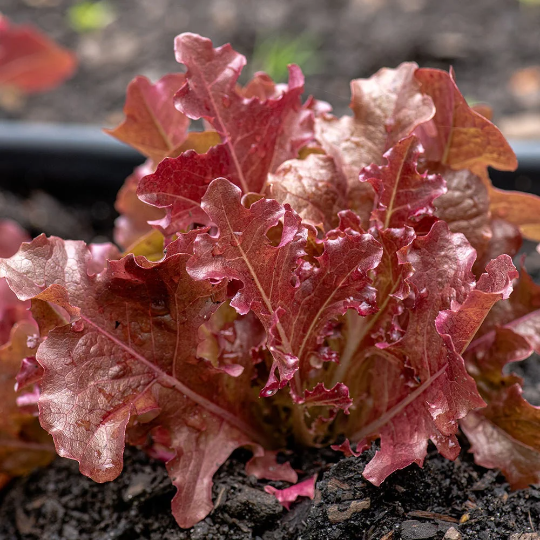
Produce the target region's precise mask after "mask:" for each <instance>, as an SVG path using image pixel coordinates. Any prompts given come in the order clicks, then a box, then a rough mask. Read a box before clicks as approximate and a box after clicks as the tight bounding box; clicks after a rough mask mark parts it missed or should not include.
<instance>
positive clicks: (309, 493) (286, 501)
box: [264, 475, 317, 510]
mask: <svg viewBox="0 0 540 540" xmlns="http://www.w3.org/2000/svg"><path fill="white" fill-rule="evenodd" d="M316 481H317V475H315V476H312V477H311V478H307V479H306V480H303V481H302V482H299V483H298V484H295V485H294V486H291V487H288V488H285V489H276V488H275V487H272V486H265V487H264V491H266V493H270V494H271V495H274V497H275V498H276V499H277V500H278V501H279V503H280V504H281V505H282V506H284V507H285V508H286V509H287V510H289V509H290V508H291V504H292V503H293V502H295V501H296V499H298V497H307V498H308V499H313V497H315V482H316Z"/></svg>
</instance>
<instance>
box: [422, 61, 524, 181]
mask: <svg viewBox="0 0 540 540" xmlns="http://www.w3.org/2000/svg"><path fill="white" fill-rule="evenodd" d="M415 77H416V80H417V81H418V82H419V83H420V84H421V90H422V92H425V93H426V94H427V95H428V96H430V97H431V98H432V99H433V103H434V104H435V109H436V113H435V116H434V117H433V120H431V122H429V123H427V124H425V125H423V126H420V127H419V128H418V130H417V131H416V134H417V135H418V136H419V137H420V140H421V141H422V145H423V146H424V148H425V150H426V158H427V159H428V160H430V161H436V162H440V163H442V164H443V165H447V166H448V167H451V168H452V169H469V168H473V167H478V166H486V165H490V166H492V167H495V168H496V169H500V170H502V171H513V170H515V169H516V167H517V159H516V156H515V154H514V152H513V150H512V148H511V147H510V145H509V144H508V142H507V141H506V139H505V138H504V135H503V134H502V133H501V132H500V131H499V130H498V129H497V128H496V127H495V126H494V125H493V124H492V123H491V122H490V121H489V120H487V119H486V118H484V117H483V116H482V115H480V114H479V113H477V112H475V111H474V110H473V109H472V108H471V107H469V105H467V101H466V100H465V98H464V97H463V96H462V94H461V92H460V91H459V90H458V87H457V86H456V83H455V81H454V77H453V73H448V72H446V71H442V70H440V69H433V68H421V69H418V70H417V71H416V73H415Z"/></svg>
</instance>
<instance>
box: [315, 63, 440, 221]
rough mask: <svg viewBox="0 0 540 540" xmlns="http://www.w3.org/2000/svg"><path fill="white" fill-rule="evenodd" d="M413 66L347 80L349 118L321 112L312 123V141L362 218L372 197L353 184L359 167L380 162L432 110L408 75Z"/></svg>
mask: <svg viewBox="0 0 540 540" xmlns="http://www.w3.org/2000/svg"><path fill="white" fill-rule="evenodd" d="M417 67H418V66H417V65H416V64H414V63H403V64H401V65H400V66H399V67H398V68H396V69H387V68H384V69H381V70H379V71H378V72H377V73H376V74H375V75H373V76H372V77H370V78H369V79H356V80H354V81H352V82H351V91H352V98H351V104H350V105H349V106H350V107H351V109H352V110H353V113H354V117H352V118H351V117H349V116H343V117H342V118H340V119H338V118H336V117H334V116H331V115H322V116H320V117H317V119H316V121H315V132H316V137H317V140H318V141H319V142H320V143H321V144H322V147H323V148H324V150H325V152H326V153H327V154H328V155H330V156H332V157H333V158H334V159H335V160H336V164H337V165H338V167H340V168H342V170H343V172H344V174H345V176H346V177H347V181H348V184H349V191H350V192H349V204H350V205H351V208H352V209H353V210H355V211H357V212H358V213H359V214H360V216H361V217H362V218H364V217H365V218H366V219H367V218H368V217H369V212H370V211H371V204H370V199H371V200H372V199H373V195H372V192H371V189H370V188H369V186H368V185H367V184H359V183H358V174H359V173H360V170H361V169H362V168H363V167H366V166H368V165H371V164H372V163H375V164H377V165H381V164H382V162H383V154H384V153H385V152H386V151H387V150H389V149H390V148H391V147H392V146H394V145H395V144H396V143H397V142H398V141H399V140H400V139H402V138H404V137H407V136H408V135H410V134H411V133H412V132H413V131H414V129H415V128H416V127H417V126H418V125H420V124H422V123H423V122H427V121H428V120H430V119H431V118H432V117H433V115H434V114H435V109H434V107H433V103H432V101H431V99H430V98H429V97H428V96H425V95H423V94H422V93H421V92H420V85H419V84H418V82H417V81H416V80H415V78H414V72H415V70H416V69H417ZM366 199H367V201H366ZM366 213H367V215H366Z"/></svg>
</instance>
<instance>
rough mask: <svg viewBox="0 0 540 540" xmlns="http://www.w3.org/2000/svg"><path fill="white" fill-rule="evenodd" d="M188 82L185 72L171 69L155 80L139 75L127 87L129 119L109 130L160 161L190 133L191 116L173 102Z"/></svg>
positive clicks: (126, 112) (111, 133)
mask: <svg viewBox="0 0 540 540" xmlns="http://www.w3.org/2000/svg"><path fill="white" fill-rule="evenodd" d="M184 82H185V75H184V74H183V73H170V74H169V75H165V76H164V77H162V78H161V79H160V80H159V81H158V82H156V83H155V84H152V83H151V82H150V81H149V80H148V79H147V78H146V77H142V76H139V77H135V79H133V80H132V81H131V82H130V83H129V85H128V87H127V97H126V103H125V105H124V114H125V116H126V118H125V120H124V121H123V122H122V123H121V124H120V125H119V126H117V127H116V128H114V129H106V130H105V132H106V133H108V134H109V135H112V136H113V137H115V138H117V139H118V140H120V141H122V142H125V143H127V144H129V145H130V146H133V148H136V149H137V150H139V152H141V154H144V155H145V156H146V157H148V158H150V159H152V160H153V161H154V162H155V163H159V162H160V161H161V160H162V159H163V158H165V157H167V156H169V155H171V153H173V152H174V151H175V149H176V148H178V147H179V146H181V144H182V143H183V142H184V141H185V139H186V137H187V131H188V127H189V124H190V120H189V118H188V117H187V116H185V115H184V114H182V113H181V112H180V111H178V110H176V108H175V107H174V102H173V97H174V95H175V93H176V92H177V91H178V89H179V88H180V87H181V86H182V84H184Z"/></svg>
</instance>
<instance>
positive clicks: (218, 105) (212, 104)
mask: <svg viewBox="0 0 540 540" xmlns="http://www.w3.org/2000/svg"><path fill="white" fill-rule="evenodd" d="M175 51H176V59H177V61H178V62H180V63H182V64H185V65H186V67H187V68H188V70H187V72H186V82H185V84H184V86H183V87H182V88H181V89H180V90H179V91H178V93H177V94H176V107H177V108H178V109H179V110H180V111H181V112H183V113H184V114H185V115H186V116H188V117H189V118H192V119H194V120H196V119H198V118H204V119H205V120H207V121H209V122H210V123H211V124H212V126H213V127H214V128H215V129H216V131H217V132H218V133H219V134H220V135H221V136H222V138H223V143H224V145H225V148H226V149H227V152H228V154H229V160H228V161H229V162H230V164H231V170H230V173H229V174H230V175H231V176H232V177H233V178H234V179H235V180H236V181H235V180H233V178H231V181H235V183H237V184H238V185H239V186H240V187H241V188H242V190H243V192H244V193H248V192H250V191H253V192H261V191H263V190H264V186H265V185H266V181H267V175H268V173H269V172H273V171H275V170H276V169H277V167H278V166H279V165H280V164H281V163H283V162H284V161H285V160H287V159H290V158H294V157H296V156H297V154H298V150H300V148H301V147H302V146H304V145H305V144H306V143H307V142H308V141H309V140H310V139H311V138H312V136H313V132H312V122H313V121H312V113H311V111H309V110H307V109H305V108H303V107H302V105H301V101H300V96H301V95H302V93H303V91H304V76H303V75H302V72H301V71H300V68H299V67H298V66H294V65H292V66H290V67H289V85H288V87H287V88H285V89H283V91H282V92H280V94H279V96H278V97H272V98H268V99H266V100H265V101H259V99H258V98H255V97H254V98H249V99H248V98H244V97H243V96H242V95H241V94H239V93H238V91H237V89H236V81H237V79H238V76H239V75H240V72H241V70H242V68H243V67H244V65H245V58H244V57H243V56H242V55H241V54H238V53H237V52H235V51H234V50H233V49H232V48H231V46H230V45H224V46H223V47H219V48H217V49H214V48H213V47H212V42H211V41H210V40H209V39H206V38H202V37H200V36H198V35H196V34H189V33H186V34H181V35H179V36H178V37H177V38H176V41H175ZM239 118H242V121H241V122H239V121H238V119H239ZM229 174H228V175H226V176H227V177H229Z"/></svg>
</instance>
